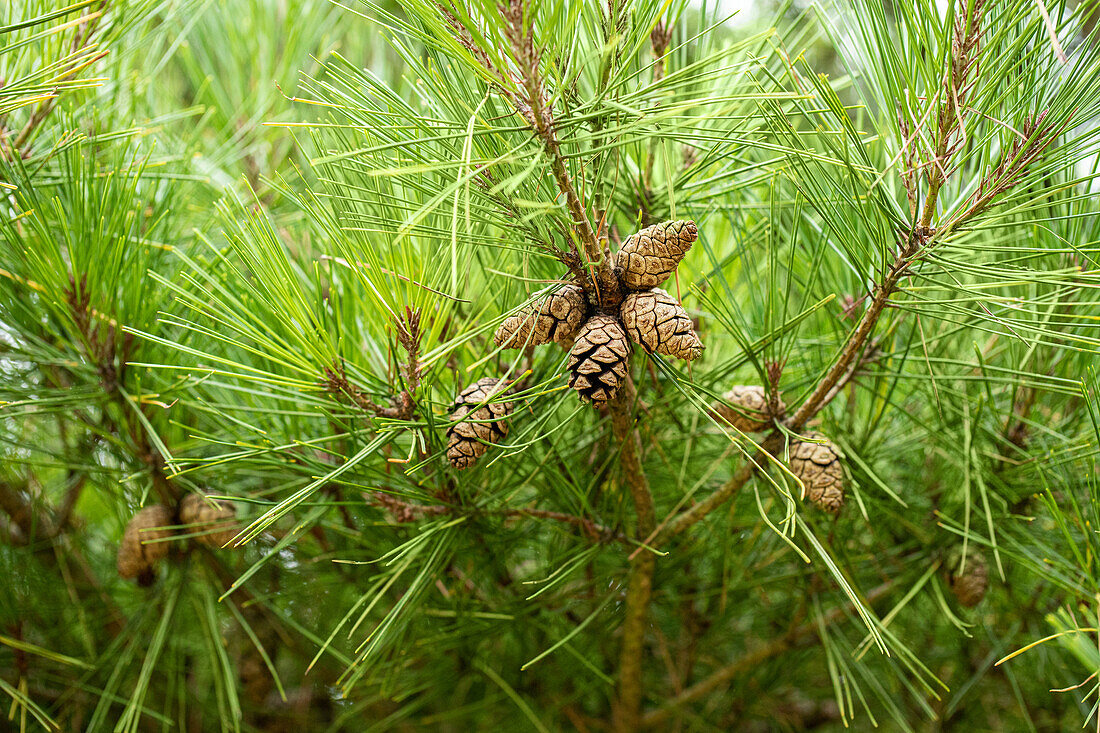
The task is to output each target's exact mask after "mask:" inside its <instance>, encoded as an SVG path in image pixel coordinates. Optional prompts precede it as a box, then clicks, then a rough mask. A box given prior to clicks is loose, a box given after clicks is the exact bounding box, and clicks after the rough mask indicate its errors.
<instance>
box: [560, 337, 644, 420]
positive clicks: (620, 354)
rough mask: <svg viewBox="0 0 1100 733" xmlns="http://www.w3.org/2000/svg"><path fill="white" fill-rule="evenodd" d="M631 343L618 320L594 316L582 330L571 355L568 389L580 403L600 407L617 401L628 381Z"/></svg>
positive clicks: (568, 365)
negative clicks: (617, 396)
mask: <svg viewBox="0 0 1100 733" xmlns="http://www.w3.org/2000/svg"><path fill="white" fill-rule="evenodd" d="M629 356H630V342H629V341H628V340H627V338H626V332H625V331H623V327H622V325H621V324H620V323H619V319H617V318H612V317H611V316H593V317H592V318H589V319H588V322H587V323H585V324H584V325H583V326H581V330H580V332H579V333H578V334H577V340H576V342H575V343H574V344H573V350H572V351H570V352H569V362H568V364H567V367H568V369H569V386H570V387H572V388H573V389H575V390H577V393H578V394H580V397H581V400H582V401H584V402H591V403H592V404H594V405H596V406H597V407H600V406H602V405H604V404H605V403H607V401H608V400H611V399H614V397H615V394H616V393H617V392H618V391H619V386H620V385H621V384H622V383H623V382H624V381H625V380H626V376H627V370H626V360H627V357H629Z"/></svg>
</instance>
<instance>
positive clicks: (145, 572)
mask: <svg viewBox="0 0 1100 733" xmlns="http://www.w3.org/2000/svg"><path fill="white" fill-rule="evenodd" d="M175 523H176V520H175V517H174V516H172V510H171V509H169V508H168V507H166V506H164V505H163V504H153V505H151V506H147V507H145V508H144V509H142V510H140V511H139V512H138V513H137V514H135V515H134V516H133V518H132V519H131V520H130V521H129V523H127V525H126V529H125V531H124V532H123V533H122V542H121V543H120V544H119V546H118V574H119V577H122V578H144V579H145V581H146V583H143V584H147V582H148V581H151V580H152V572H153V567H154V566H155V565H156V563H157V561H158V560H160V559H161V558H163V557H165V556H166V555H167V554H168V545H169V544H170V543H169V542H168V541H167V540H168V538H170V537H171V536H172V535H173V534H174V533H175V532H174V530H173V529H171V527H172V525H174V524H175Z"/></svg>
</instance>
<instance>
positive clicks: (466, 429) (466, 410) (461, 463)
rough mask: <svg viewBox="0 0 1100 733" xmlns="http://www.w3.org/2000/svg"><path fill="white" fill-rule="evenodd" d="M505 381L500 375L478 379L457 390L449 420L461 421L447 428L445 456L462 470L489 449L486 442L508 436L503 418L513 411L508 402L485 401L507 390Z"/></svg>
mask: <svg viewBox="0 0 1100 733" xmlns="http://www.w3.org/2000/svg"><path fill="white" fill-rule="evenodd" d="M507 389H508V385H507V383H505V382H504V380H502V379H496V378H494V377H486V378H485V379H479V380H478V381H476V382H474V383H473V384H471V385H470V386H469V387H467V388H466V389H464V390H462V391H461V392H459V394H458V397H456V398H455V403H454V405H453V406H452V407H451V409H452V410H453V412H452V413H451V421H452V422H454V421H460V422H457V423H456V424H455V425H452V426H451V427H450V428H448V429H447V459H448V460H450V462H451V465H452V466H454V467H455V468H457V469H459V470H462V469H463V468H469V467H470V466H472V465H474V463H475V462H476V461H477V459H478V458H480V457H481V456H483V455H484V454H485V451H487V450H488V449H489V446H488V445H487V444H488V443H499V442H500V441H502V440H504V438H506V437H507V436H508V424H507V423H506V422H504V421H505V420H506V419H507V417H508V415H510V414H511V413H512V403H511V402H487V403H486V404H484V405H482V406H481V407H478V405H479V404H480V403H482V402H485V401H486V400H489V399H491V398H493V397H495V396H496V395H500V394H502V393H504V392H506V391H507Z"/></svg>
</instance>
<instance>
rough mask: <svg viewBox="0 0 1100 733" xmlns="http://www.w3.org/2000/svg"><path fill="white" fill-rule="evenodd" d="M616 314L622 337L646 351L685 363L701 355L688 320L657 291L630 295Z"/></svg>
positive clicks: (671, 300)
mask: <svg viewBox="0 0 1100 733" xmlns="http://www.w3.org/2000/svg"><path fill="white" fill-rule="evenodd" d="M620 313H621V314H622V319H623V326H624V327H625V329H626V335H627V336H629V337H630V340H631V341H633V342H634V343H636V344H639V345H641V346H642V347H643V348H645V349H646V350H647V351H650V352H654V353H657V354H665V355H666V356H676V357H679V358H681V359H686V360H687V361H691V360H692V359H695V358H698V356H699V355H700V354H702V353H703V342H702V341H700V340H699V337H698V336H696V335H695V328H694V327H693V326H692V323H691V317H690V316H689V315H688V314H687V311H686V310H684V307H683V306H682V305H680V303H679V302H678V301H677V300H676V298H673V297H672V296H671V295H669V294H668V293H666V292H665V291H664V290H661V289H660V288H653V289H652V290H646V291H643V292H641V293H630V294H629V295H627V296H626V298H624V299H623V304H622V308H621V309H620Z"/></svg>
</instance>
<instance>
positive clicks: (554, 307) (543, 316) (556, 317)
mask: <svg viewBox="0 0 1100 733" xmlns="http://www.w3.org/2000/svg"><path fill="white" fill-rule="evenodd" d="M587 310H588V300H587V298H586V297H585V294H584V289H583V288H580V287H578V286H576V285H572V284H569V285H565V286H563V287H561V288H560V289H558V290H557V291H555V292H553V293H550V294H549V295H547V296H545V297H543V298H540V299H539V300H537V301H535V303H533V304H532V305H530V306H528V307H527V308H524V309H523V310H522V311H520V312H519V313H517V314H515V315H513V316H509V317H508V318H506V319H504V322H503V323H502V324H500V328H498V329H497V331H496V333H495V334H494V335H493V342H494V343H495V344H496V345H497V346H502V347H504V348H506V349H521V348H524V347H525V346H539V345H541V344H548V343H550V342H551V341H554V342H557V343H562V342H564V341H568V340H569V339H571V338H573V336H574V335H575V334H576V333H577V329H578V328H580V326H581V323H582V322H583V321H584V316H585V314H586V312H587Z"/></svg>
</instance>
